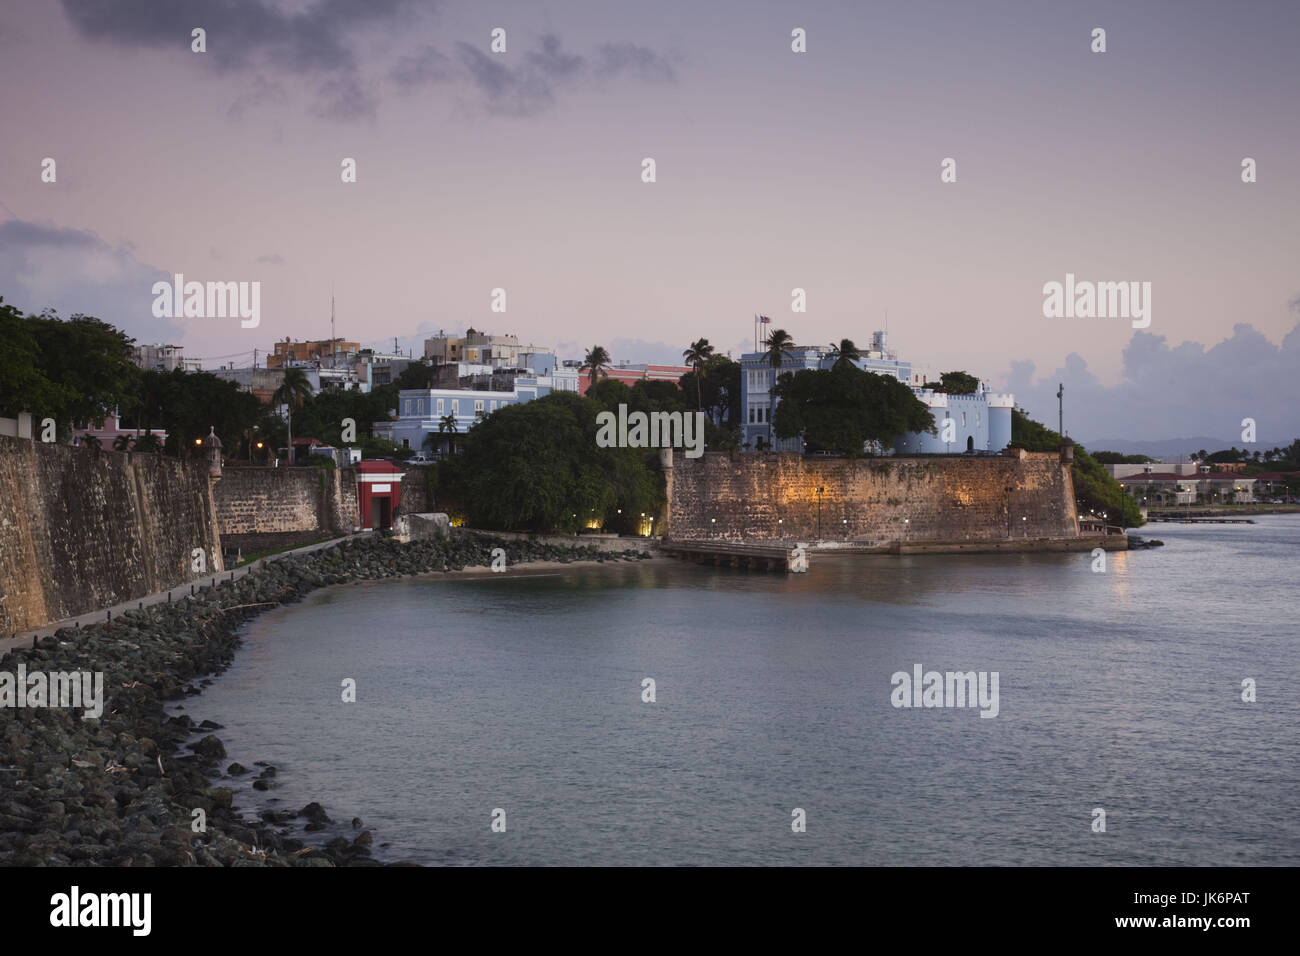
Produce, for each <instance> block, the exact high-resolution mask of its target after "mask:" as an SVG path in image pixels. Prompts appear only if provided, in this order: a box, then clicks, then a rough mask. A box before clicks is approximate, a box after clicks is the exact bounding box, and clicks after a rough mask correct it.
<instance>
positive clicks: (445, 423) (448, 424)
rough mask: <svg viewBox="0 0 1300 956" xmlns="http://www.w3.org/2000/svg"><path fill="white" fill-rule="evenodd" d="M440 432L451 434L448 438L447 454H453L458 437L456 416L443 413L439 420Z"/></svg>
mask: <svg viewBox="0 0 1300 956" xmlns="http://www.w3.org/2000/svg"><path fill="white" fill-rule="evenodd" d="M438 432H439V434H443V435H450V436H451V437H449V438H448V439H447V454H451V451H452V448H453V442H454V441H455V439H456V416H455V415H443V416H442V418H440V419H439V420H438Z"/></svg>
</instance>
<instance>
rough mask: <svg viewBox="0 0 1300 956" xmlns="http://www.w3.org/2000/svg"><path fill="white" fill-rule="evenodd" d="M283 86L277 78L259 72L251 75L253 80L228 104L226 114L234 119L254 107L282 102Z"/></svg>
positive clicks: (283, 98) (283, 96) (283, 99)
mask: <svg viewBox="0 0 1300 956" xmlns="http://www.w3.org/2000/svg"><path fill="white" fill-rule="evenodd" d="M285 98H286V96H285V90H284V86H283V85H282V84H281V83H280V82H278V81H277V80H271V79H267V78H266V76H264V75H263V74H261V73H258V74H257V75H256V76H254V77H253V82H252V84H251V85H250V86H249V88H248V89H247V90H246V91H245V92H243V93H241V94H240V95H239V96H238V97H236V98H235V101H234V102H233V103H231V104H230V109H229V110H227V111H226V112H227V114H228V115H229V116H231V117H232V118H234V119H238V118H240V117H242V116H243V115H244V114H245V113H247V112H248V111H249V110H252V109H256V108H257V107H259V106H263V105H266V104H271V103H283V102H284V101H285Z"/></svg>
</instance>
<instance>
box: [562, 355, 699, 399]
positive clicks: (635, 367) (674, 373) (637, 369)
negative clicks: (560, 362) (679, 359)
mask: <svg viewBox="0 0 1300 956" xmlns="http://www.w3.org/2000/svg"><path fill="white" fill-rule="evenodd" d="M565 364H566V365H569V366H570V367H572V368H575V369H579V370H580V371H581V372H582V379H581V382H582V385H581V389H582V391H581V394H583V395H586V394H587V389H589V388H590V387H591V370H590V369H586V370H582V369H581V366H582V363H581V362H578V361H573V362H566V363H565ZM690 371H693V369H692V368H691V367H690V366H689V365H647V364H645V363H641V364H634V363H629V362H620V363H619V364H618V365H611V366H610V367H609V368H605V369H601V374H600V378H599V381H602V382H603V381H604V380H605V379H607V378H611V379H613V380H614V381H616V382H622V383H623V384H624V385H626V386H627V387H628V388H631V387H632V386H633V385H635V384H636V383H637V382H677V381H680V380H681V377H682V376H683V375H685V374H686V373H687V372H690Z"/></svg>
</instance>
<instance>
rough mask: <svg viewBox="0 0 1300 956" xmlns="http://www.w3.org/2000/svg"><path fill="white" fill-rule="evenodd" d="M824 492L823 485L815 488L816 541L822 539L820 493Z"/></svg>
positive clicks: (824, 487)
mask: <svg viewBox="0 0 1300 956" xmlns="http://www.w3.org/2000/svg"><path fill="white" fill-rule="evenodd" d="M825 490H826V486H825V485H819V486H818V488H817V540H818V541H820V540H821V539H822V492H823V491H825Z"/></svg>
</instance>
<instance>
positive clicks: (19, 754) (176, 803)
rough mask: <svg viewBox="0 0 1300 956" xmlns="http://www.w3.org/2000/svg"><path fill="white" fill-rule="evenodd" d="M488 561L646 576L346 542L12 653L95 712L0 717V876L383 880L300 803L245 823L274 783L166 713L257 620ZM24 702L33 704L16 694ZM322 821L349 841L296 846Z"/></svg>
mask: <svg viewBox="0 0 1300 956" xmlns="http://www.w3.org/2000/svg"><path fill="white" fill-rule="evenodd" d="M498 547H499V548H503V549H504V550H505V553H506V556H507V561H508V562H510V565H511V566H512V570H513V571H515V572H517V573H524V574H529V575H537V574H553V573H561V572H563V571H564V570H566V569H573V570H581V569H584V568H589V567H591V566H593V565H598V564H606V563H609V562H611V561H640V560H654V558H653V557H652V556H651V555H650V554H647V553H646V552H644V551H640V550H636V549H628V550H626V551H622V552H597V551H594V550H592V549H588V548H583V547H574V546H558V545H552V544H541V543H537V542H530V541H526V540H524V541H519V540H514V541H510V540H505V539H498V538H494V537H493V536H491V535H490V534H486V533H480V532H464V533H461V534H458V535H456V536H454V537H449V538H443V539H429V540H423V541H414V542H411V543H408V544H402V543H399V542H397V541H394V540H392V539H389V538H356V539H344V540H343V541H341V542H339V543H338V545H337V546H336V547H333V548H322V549H319V550H316V551H312V552H310V553H306V554H294V555H288V556H285V557H283V558H280V559H278V560H274V561H271V562H269V563H268V564H267V565H266V566H265V567H261V568H256V569H255V570H251V571H250V572H249V573H247V574H244V575H242V576H239V577H237V578H235V579H234V580H230V579H227V580H224V581H218V583H217V584H216V586H215V587H214V586H212V585H203V586H202V587H200V588H198V589H196V594H195V595H194V596H193V597H189V596H186V597H185V598H184V599H183V600H180V601H175V602H172V603H155V604H152V605H147V606H145V607H144V608H138V609H135V610H129V611H126V612H125V613H123V614H121V615H120V616H118V617H117V618H115V619H114V620H113V621H111V622H107V621H105V622H103V623H97V624H95V625H93V626H88V627H83V628H79V629H78V628H73V627H62V628H60V629H59V630H57V631H56V632H55V633H54V634H52V635H47V636H45V637H42V638H39V639H38V640H37V642H36V643H37V646H36V647H31V646H26V647H18V648H13V649H11V650H9V651H8V652H7V653H5V654H4V656H3V657H0V673H8V674H15V673H20V672H25V673H27V674H36V673H44V672H49V673H50V674H51V675H53V674H55V673H78V672H79V673H85V674H91V673H94V674H95V675H97V678H98V679H99V680H101V681H102V683H101V684H100V687H101V693H102V705H103V709H102V713H101V714H100V715H99V716H98V717H97V718H94V719H83V718H84V715H85V714H86V713H87V712H88V709H81V708H73V707H68V706H62V707H60V706H47V705H46V700H45V699H44V694H45V692H44V691H42V694H41V699H40V701H39V702H38V703H33V704H29V705H28V706H20V707H13V706H0V775H2V776H3V778H4V780H3V783H4V790H3V791H0V866H42V865H119V866H187V865H188V866H192V865H203V866H380V865H384V864H382V863H380V862H379V861H376V860H374V859H373V858H372V856H371V846H372V845H373V842H374V839H375V835H374V833H373V831H371V830H367V829H364V828H363V827H362V824H361V820H360V818H358V817H355V816H352V815H351V814H350V813H347V812H345V811H342V810H339V809H337V808H328V809H327V808H325V807H322V806H321V805H320V804H319V803H317V802H311V803H308V804H307V805H306V806H305V807H303V808H302V809H300V810H298V811H297V812H288V813H286V812H280V811H264V812H263V813H262V814H261V815H260V817H259V818H257V819H245V818H244V816H243V814H242V813H241V811H240V808H239V807H238V806H237V805H236V804H235V802H234V801H235V797H236V794H237V790H238V789H243V788H244V787H246V786H249V785H252V786H253V787H254V788H256V789H264V788H267V787H269V786H270V784H269V783H265V784H264V785H263V787H262V788H258V787H257V784H256V781H258V780H269V778H272V777H274V776H275V775H276V770H275V768H274V767H264V768H263V769H261V770H260V772H258V771H255V770H253V769H251V768H246V767H242V766H240V765H238V764H231V765H227V766H224V767H223V764H225V757H226V752H225V747H224V745H223V744H222V742H221V740H220V738H219V737H218V736H217V735H216V732H217V731H220V730H221V727H220V726H218V725H216V724H214V723H212V722H211V721H196V720H195V719H194V718H193V717H191V716H190V715H189V714H181V715H178V716H173V715H169V713H168V709H169V708H170V709H171V710H180V709H188V708H187V706H186V705H187V704H188V701H189V699H190V698H194V697H198V696H199V695H201V693H202V687H203V686H206V685H207V684H210V683H211V682H212V680H213V679H215V678H216V677H217V676H218V675H220V674H221V673H222V672H223V671H224V670H225V669H226V668H227V667H228V666H229V664H230V662H231V661H232V660H233V657H234V654H235V652H236V651H237V650H238V648H239V646H240V645H241V644H242V633H243V625H244V624H245V623H246V622H247V621H249V620H250V619H252V618H253V617H255V616H256V615H258V614H260V613H262V612H263V611H266V610H269V609H270V608H272V607H280V606H284V605H287V604H292V603H296V602H297V601H299V600H301V599H302V597H303V596H305V595H306V594H308V593H310V592H311V591H314V590H316V589H318V588H321V587H327V586H330V585H335V584H347V583H353V582H358V581H366V580H382V579H390V578H394V577H403V576H411V575H434V574H455V575H457V577H458V578H460V579H462V580H465V579H473V578H476V577H482V576H486V575H494V574H499V573H500V572H493V571H492V570H491V567H490V564H491V560H492V550H493V549H494V548H498ZM28 700H29V701H35V700H36V698H34V697H33V696H32V694H31V693H30V692H29V693H28ZM178 701H180V702H182V703H181V704H180V705H179V706H178V705H177V702H178ZM256 766H257V764H254V767H256ZM331 811H332V812H334V813H335V814H336V815H337V816H339V817H340V818H341V819H348V818H349V817H350V818H351V819H352V825H353V829H354V830H356V831H358V832H357V835H356V836H355V837H354V838H352V839H349V838H348V837H347V836H344V835H341V834H340V835H337V836H335V837H334V838H333V839H330V840H329V841H328V842H326V843H324V844H321V845H317V844H312V843H309V842H308V840H310V839H312V837H311V834H312V833H316V832H320V831H324V830H326V828H327V826H328V825H329V824H331V823H333V821H332V820H331V819H330V816H329V814H330V812H331ZM301 824H305V826H303V828H302V830H301V832H300V831H299V829H298V826H299V825H301ZM304 838H305V839H304ZM393 865H402V864H393Z"/></svg>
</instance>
